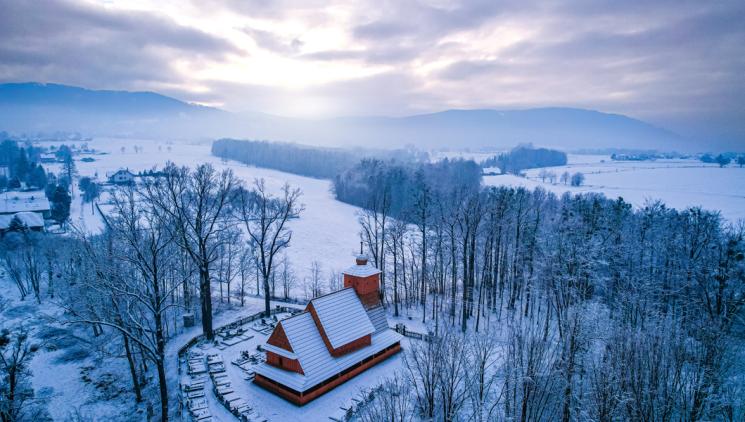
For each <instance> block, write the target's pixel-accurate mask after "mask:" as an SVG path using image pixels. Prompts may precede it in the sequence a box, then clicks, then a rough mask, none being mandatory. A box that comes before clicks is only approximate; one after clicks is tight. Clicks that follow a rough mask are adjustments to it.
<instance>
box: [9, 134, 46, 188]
mask: <svg viewBox="0 0 745 422" xmlns="http://www.w3.org/2000/svg"><path fill="white" fill-rule="evenodd" d="M40 154H41V150H40V149H39V148H35V147H34V146H32V145H26V146H19V145H18V143H17V142H16V141H13V140H10V139H6V140H4V141H2V142H1V143H0V190H3V189H6V188H13V189H18V188H20V187H21V184H22V183H25V184H26V186H27V187H38V188H43V187H44V186H46V184H47V174H46V171H45V170H44V167H42V166H41V164H39V161H40V160H39V156H40Z"/></svg>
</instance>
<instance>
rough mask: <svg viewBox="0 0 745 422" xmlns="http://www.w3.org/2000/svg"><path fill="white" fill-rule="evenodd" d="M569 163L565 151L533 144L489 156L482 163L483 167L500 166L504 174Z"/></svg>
mask: <svg viewBox="0 0 745 422" xmlns="http://www.w3.org/2000/svg"><path fill="white" fill-rule="evenodd" d="M566 163H567V155H566V153H564V152H561V151H557V150H554V149H547V148H533V147H532V146H529V145H528V146H518V147H516V148H514V149H513V150H512V151H510V152H508V153H504V154H499V155H497V156H495V157H492V158H488V159H486V160H484V162H483V163H482V166H483V167H499V170H500V172H501V173H502V174H505V173H513V174H519V173H520V172H521V171H523V170H525V169H532V168H539V167H554V166H563V165H566Z"/></svg>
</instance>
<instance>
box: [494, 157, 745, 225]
mask: <svg viewBox="0 0 745 422" xmlns="http://www.w3.org/2000/svg"><path fill="white" fill-rule="evenodd" d="M542 170H544V169H531V170H527V171H526V172H525V173H526V177H518V176H513V175H499V176H484V184H486V185H492V186H500V185H501V186H523V187H526V188H528V189H534V188H536V187H542V188H543V189H546V190H548V191H551V192H554V193H556V194H559V195H561V194H563V193H564V192H572V193H582V192H600V193H603V194H605V196H607V197H609V198H618V197H619V196H620V197H623V199H624V200H625V201H627V202H629V203H631V204H633V205H634V206H637V207H641V206H643V205H644V204H645V203H646V202H647V201H649V200H656V199H659V200H662V201H663V202H664V203H665V204H667V206H668V207H671V208H677V209H684V208H686V207H692V206H701V207H702V208H705V209H710V210H718V211H721V213H722V216H723V217H724V218H725V219H727V220H729V221H732V222H736V221H738V220H740V219H745V168H739V167H736V166H734V165H729V166H728V167H725V168H719V166H718V165H716V164H713V165H712V164H705V163H702V162H700V161H697V160H656V161H612V160H611V159H610V158H609V157H607V156H599V155H572V154H570V155H569V163H568V164H567V165H566V166H560V167H549V168H546V169H545V170H546V171H550V172H553V173H555V174H556V175H557V180H558V177H559V176H560V175H561V174H562V173H563V172H565V171H568V172H569V173H575V172H581V173H583V174H584V175H585V183H584V185H583V186H580V187H571V186H566V185H564V184H561V183H559V182H558V181H557V183H555V184H551V183H549V182H548V180H547V181H546V182H542V181H541V179H540V178H539V177H538V175H539V173H540V172H541V171H542Z"/></svg>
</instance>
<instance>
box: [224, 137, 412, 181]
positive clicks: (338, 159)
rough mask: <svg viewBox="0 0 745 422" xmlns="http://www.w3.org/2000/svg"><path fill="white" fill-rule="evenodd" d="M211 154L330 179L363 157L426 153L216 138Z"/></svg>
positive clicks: (405, 156) (400, 157)
mask: <svg viewBox="0 0 745 422" xmlns="http://www.w3.org/2000/svg"><path fill="white" fill-rule="evenodd" d="M212 155H214V156H216V157H220V158H223V159H231V160H236V161H238V162H241V163H245V164H250V165H254V166H258V167H265V168H270V169H274V170H280V171H285V172H288V173H294V174H299V175H301V176H308V177H315V178H321V179H331V178H334V177H335V176H337V175H339V174H340V173H342V172H344V171H346V170H347V169H349V168H351V167H352V166H354V165H355V164H356V163H357V162H358V161H359V160H360V159H361V158H363V157H375V158H380V159H394V158H395V159H397V160H401V161H414V160H421V159H424V158H426V154H423V153H421V152H418V151H416V150H413V149H400V150H368V149H355V150H352V149H343V148H320V147H312V146H307V145H301V144H293V143H283V142H269V141H248V140H236V139H218V140H216V141H215V142H213V143H212Z"/></svg>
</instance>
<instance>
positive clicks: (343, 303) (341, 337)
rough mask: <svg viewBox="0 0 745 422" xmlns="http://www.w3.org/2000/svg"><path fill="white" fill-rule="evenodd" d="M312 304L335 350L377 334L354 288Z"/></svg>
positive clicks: (322, 297) (317, 300) (330, 295)
mask: <svg viewBox="0 0 745 422" xmlns="http://www.w3.org/2000/svg"><path fill="white" fill-rule="evenodd" d="M311 304H312V305H313V309H314V310H315V312H316V315H317V316H318V319H319V322H320V323H321V326H322V329H323V331H324V333H325V334H326V338H327V339H328V340H329V343H331V347H333V348H334V349H338V348H340V347H342V346H344V345H345V344H349V343H351V342H353V341H355V340H357V339H360V338H362V337H364V336H366V335H369V334H372V333H374V332H375V327H374V326H373V324H372V322H371V321H370V317H368V315H367V312H366V311H365V308H364V307H363V306H362V302H360V299H359V297H357V294H356V293H355V291H354V289H352V288H346V289H342V290H339V291H338V292H334V293H331V294H328V295H325V296H321V297H317V298H315V299H313V300H312V301H311Z"/></svg>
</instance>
